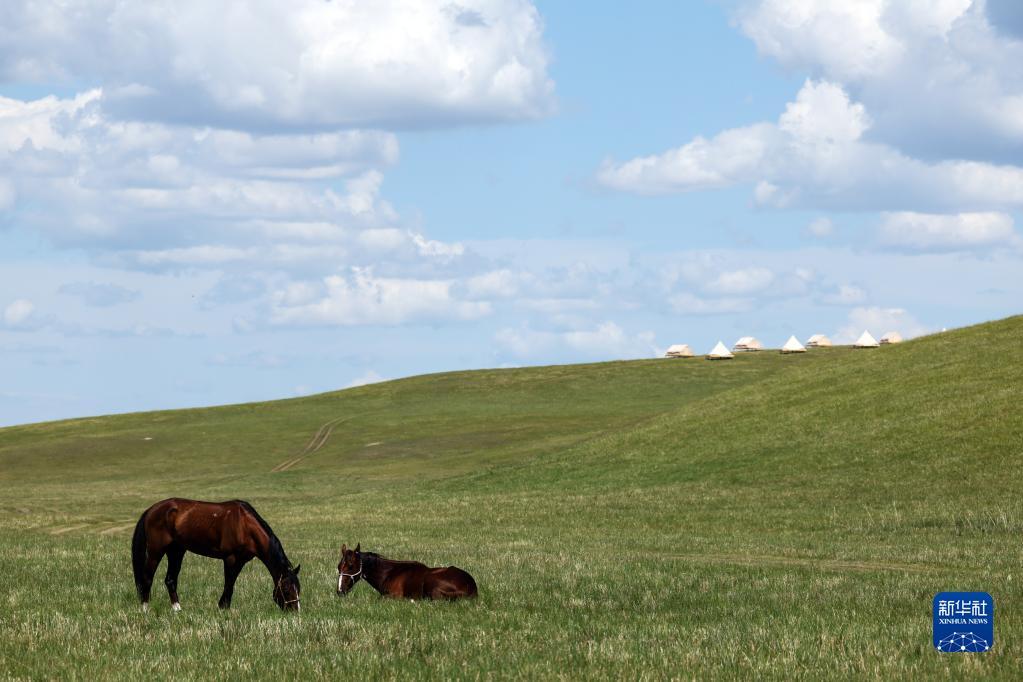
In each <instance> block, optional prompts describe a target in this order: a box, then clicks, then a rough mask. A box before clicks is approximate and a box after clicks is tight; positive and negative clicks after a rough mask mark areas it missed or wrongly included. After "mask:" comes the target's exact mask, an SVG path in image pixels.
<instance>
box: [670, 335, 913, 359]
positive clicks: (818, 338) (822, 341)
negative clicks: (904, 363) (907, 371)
mask: <svg viewBox="0 0 1023 682" xmlns="http://www.w3.org/2000/svg"><path fill="white" fill-rule="evenodd" d="M901 342H902V335H901V334H899V333H898V332H888V333H887V334H885V335H884V336H882V337H881V340H880V341H876V340H875V339H874V337H873V336H871V334H870V332H868V331H865V330H864V332H863V333H862V334H860V338H858V339H857V340H856V343H854V344H853V348H877V347H878V346H880V345H883V344H889V343H901ZM830 345H831V339H829V338H828V337H826V336H824V334H814V335H813V336H811V337H810V338H809V339H807V341H806V345H805V346H804V345H803V344H801V343H800V342H799V340H798V339H797V338H796V337H795V336H790V337H789V340H788V341H786V342H785V345H784V346H782V347H781V352H782V353H805V352H806V349H807V348H823V347H826V346H830ZM759 350H764V344H762V343H760V341H759V340H757V339H755V338H754V337H752V336H744V337H742V338H741V339H739V340H738V341H736V342H735V345H734V346H732V350H731V351H729V350H728V348H726V347H725V344H723V343H721V342H720V341H718V343H717V345H716V346H714V348H713V349H711V351H710V352H709V353H707V359H708V360H727V359H729V358H734V357H735V355H734V354H733V353H750V352H754V351H759ZM664 357H667V358H691V357H694V353H693V349H692V348H690V347H689V344H687V343H676V344H675V345H673V346H671V347H669V348H668V352H667V353H665V354H664Z"/></svg>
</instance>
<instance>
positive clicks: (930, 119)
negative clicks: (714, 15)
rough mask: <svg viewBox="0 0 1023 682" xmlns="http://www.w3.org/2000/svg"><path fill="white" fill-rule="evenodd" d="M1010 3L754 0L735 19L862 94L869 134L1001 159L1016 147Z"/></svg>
mask: <svg viewBox="0 0 1023 682" xmlns="http://www.w3.org/2000/svg"><path fill="white" fill-rule="evenodd" d="M1010 5H1011V6H1012V7H1010ZM1017 5H1018V3H1014V2H1011V0H987V2H983V1H971V0H939V1H926V2H917V1H908V0H861V1H858V2H837V3H836V2H830V1H829V0H800V1H799V2H788V1H784V0H756V1H752V2H745V3H743V4H742V5H740V7H739V9H738V11H737V13H736V18H737V22H738V25H739V26H740V28H741V29H742V31H743V32H744V33H745V34H746V35H747V36H749V37H750V38H751V39H752V40H753V41H754V43H755V44H756V46H757V49H758V50H759V51H760V53H761V54H763V55H766V56H769V57H772V58H774V59H776V60H778V61H779V62H780V63H781V64H783V65H785V66H786V67H789V68H791V69H794V70H799V71H802V72H809V73H812V74H814V75H815V76H816V77H819V78H823V79H827V80H830V81H834V82H836V83H840V84H841V85H842V86H843V88H844V89H845V90H846V91H847V92H850V93H851V94H852V95H853V96H854V97H855V98H856V99H857V100H858V101H860V102H862V103H863V104H864V105H865V106H866V108H867V110H869V111H870V113H871V118H872V119H873V125H872V127H871V137H872V140H873V141H877V142H881V143H883V144H886V145H890V146H893V147H895V148H898V149H900V150H902V151H903V152H905V153H908V154H910V155H912V156H916V157H920V158H929V159H938V158H963V159H974V160H987V161H998V162H1005V161H1012V160H1015V159H1018V158H1019V152H1020V151H1021V150H1023V117H1021V115H1020V114H1021V112H1023V77H1021V75H1020V71H1019V68H1018V66H1017V65H1018V64H1020V63H1023V42H1021V41H1020V36H1021V35H1023V34H1021V33H1020V31H1019V27H1020V25H1023V22H1021V21H1020V12H1019V10H1018V7H1016V6H1017Z"/></svg>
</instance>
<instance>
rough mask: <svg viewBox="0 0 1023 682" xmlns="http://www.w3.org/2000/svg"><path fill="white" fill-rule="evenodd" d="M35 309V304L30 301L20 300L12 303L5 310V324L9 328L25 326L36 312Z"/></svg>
mask: <svg viewBox="0 0 1023 682" xmlns="http://www.w3.org/2000/svg"><path fill="white" fill-rule="evenodd" d="M35 308H36V307H35V304H33V303H32V301H29V300H28V299H24V298H19V299H17V300H15V301H12V302H11V303H9V304H8V305H7V307H6V308H4V324H5V325H7V326H8V327H19V326H22V325H25V324H26V323H27V322H28V321H29V318H31V317H32V313H33V312H35Z"/></svg>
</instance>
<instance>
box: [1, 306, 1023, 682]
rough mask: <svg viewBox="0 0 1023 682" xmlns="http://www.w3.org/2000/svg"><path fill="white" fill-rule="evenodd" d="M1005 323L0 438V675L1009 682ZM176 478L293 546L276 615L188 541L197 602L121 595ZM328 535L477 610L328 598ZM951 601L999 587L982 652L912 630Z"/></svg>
mask: <svg viewBox="0 0 1023 682" xmlns="http://www.w3.org/2000/svg"><path fill="white" fill-rule="evenodd" d="M1021 334H1023V318H1018V317H1017V318H1011V319H1009V320H1004V321H1000V322H995V323H990V324H986V325H980V326H978V327H973V328H969V329H965V330H959V331H955V332H949V333H946V334H942V335H937V336H933V337H928V338H924V339H920V340H917V341H914V342H910V343H906V344H903V345H901V346H896V347H890V348H882V349H878V350H870V351H853V350H850V349H842V348H839V349H832V350H821V351H816V352H812V353H808V354H806V355H802V356H795V357H793V356H784V357H783V356H780V355H778V354H775V353H762V354H756V355H746V356H740V357H739V358H737V359H736V360H734V361H731V362H721V363H710V362H706V361H704V360H700V359H694V360H680V361H642V362H629V363H605V364H598V365H581V366H571V367H547V368H530V369H521V370H499V371H487V372H465V373H453V374H444V375H433V376H425V377H416V378H412V379H407V380H402V381H396V382H390V383H387V384H382V385H376V386H369V387H364V388H360V389H353V390H349V391H343V392H340V393H333V394H325V395H322V396H314V397H311V398H304V399H298V400H291V401H280V402H274V403H261V404H253V405H242V406H232V407H224V408H213V409H204V410H189V411H176V412H164V413H149V414H138V415H123V416H115V417H105V418H99V419H88V420H74V421H69V422H59V423H53V424H40V425H33V426H25V427H16V428H10V429H3V430H0V565H2V567H3V573H4V575H5V576H6V578H5V581H4V582H5V584H6V586H7V588H8V591H7V594H3V592H2V591H0V599H3V600H4V603H3V609H0V647H6V650H5V651H4V652H3V653H4V657H3V658H4V663H5V665H6V666H7V667H8V669H9V672H11V673H13V674H14V675H40V674H42V675H52V674H58V673H65V672H69V671H75V670H77V671H79V674H81V675H83V676H88V674H90V673H93V674H94V673H97V672H100V671H102V672H103V673H105V674H115V675H116V674H119V675H125V676H136V675H139V674H142V673H143V672H144V671H148V670H154V669H155V671H156V672H157V673H162V674H164V675H170V674H171V673H173V672H175V671H177V672H183V673H186V674H191V675H197V676H212V675H213V674H215V671H216V670H217V669H218V668H223V669H226V670H229V671H236V672H245V671H260V670H262V671H264V672H267V673H287V674H290V675H292V676H297V675H299V674H305V675H328V674H334V673H335V672H336V670H337V667H338V666H343V665H354V666H357V669H359V670H360V671H363V672H364V673H366V674H369V675H371V676H372V675H382V676H389V675H394V674H396V673H397V672H399V671H400V672H402V673H405V674H410V675H415V676H431V675H432V676H436V675H445V676H452V675H473V674H475V673H476V672H483V673H488V672H489V673H496V674H508V673H515V674H519V675H550V676H557V675H561V674H566V672H567V671H572V672H574V673H577V674H586V675H588V676H593V677H616V676H618V675H619V674H621V671H622V667H621V666H627V668H626V669H627V670H629V671H638V670H640V669H643V670H650V671H651V672H652V674H654V675H656V676H663V675H681V676H685V677H704V676H706V675H707V674H711V673H717V674H724V675H728V676H747V675H752V674H755V675H758V676H774V677H792V676H795V675H805V676H809V677H819V676H822V675H829V676H834V675H857V676H868V677H892V676H906V675H911V674H912V675H921V674H933V675H937V674H944V673H947V672H948V671H949V670H951V671H953V672H956V673H958V674H962V675H966V674H975V673H982V674H986V675H991V676H1004V677H1013V676H1015V674H1016V671H1017V670H1018V664H1019V658H1020V651H1021V649H1020V647H1019V645H1018V640H1019V637H1020V635H1021V634H1023V621H1021V620H1020V618H1019V616H1018V615H1017V613H1016V611H1017V609H1016V605H1017V604H1019V603H1021V601H1020V591H1019V589H1018V588H1017V587H1016V585H1017V584H1018V580H1019V576H1018V575H1016V581H1015V582H1014V581H1013V577H1012V576H1013V575H1014V574H1016V573H1017V570H1018V569H1017V564H1018V562H1019V552H1018V550H1017V549H1016V547H1017V545H1018V538H1019V537H1020V530H1021V526H1023V503H1021V502H1020V501H1019V496H1018V495H1017V493H1016V491H1017V489H1018V486H1019V484H1020V483H1021V482H1023V475H1021V473H1023V472H1021V471H1020V460H1019V457H1020V455H1021V454H1023V409H1021V408H1020V404H1021V398H1023V389H1021V386H1023V376H1021V375H1023V362H1021V361H1023V351H1021V350H1020V346H1019V345H1018V343H1016V340H1017V339H1018V338H1019V337H1020V336H1021ZM339 417H340V418H344V419H347V421H345V422H342V423H340V424H339V425H338V426H337V427H336V429H335V431H334V432H333V433H332V435H331V437H330V439H329V440H328V442H327V444H326V445H325V446H324V447H323V448H322V449H320V450H319V451H317V452H316V453H313V454H311V455H310V456H308V457H307V458H305V459H303V460H302V461H300V462H299V463H298V464H296V465H295V466H294V467H293V468H291V469H289V470H288V471H285V472H282V473H271V471H270V470H271V469H272V468H273V467H274V466H275V465H277V464H280V463H281V462H284V461H287V460H290V459H293V458H294V457H295V456H296V455H298V454H299V453H300V452H301V450H302V447H303V446H304V445H305V444H306V443H307V442H308V441H309V439H310V438H311V437H312V435H313V434H314V433H315V432H316V430H317V429H318V427H319V426H320V425H321V424H323V423H325V422H327V421H328V420H331V419H335V418H339ZM144 438H151V439H152V440H143V439H144ZM370 443H379V444H378V445H372V446H370V445H368V444H370ZM172 494H176V495H187V496H194V497H200V498H206V499H223V498H228V497H247V498H249V499H250V500H251V501H252V502H253V503H255V504H256V505H257V507H258V508H259V509H260V511H261V512H262V513H263V515H264V516H266V517H267V518H268V519H269V520H270V522H271V523H272V524H273V525H274V527H275V529H276V530H277V532H278V534H279V535H281V537H282V539H283V540H284V543H285V547H286V548H287V549H288V552H289V554H290V555H291V556H292V558H293V559H295V560H296V561H301V562H302V563H303V564H304V568H303V577H304V578H305V580H304V587H305V590H304V595H303V613H302V615H301V616H300V617H299V618H289V617H286V616H282V615H280V614H278V613H276V612H275V611H274V607H273V605H272V603H271V602H270V600H269V598H268V597H269V585H268V581H267V579H266V577H265V574H264V573H262V570H263V569H262V568H259V567H256V566H252V567H249V568H247V569H246V571H245V573H244V574H243V576H242V578H241V580H240V581H239V590H238V592H237V593H236V599H235V606H236V608H235V611H234V612H233V613H231V614H230V615H223V614H220V613H218V612H217V611H216V609H215V602H216V598H217V595H218V594H219V589H220V571H219V567H218V565H217V564H216V563H215V562H212V561H209V560H204V559H201V558H197V557H189V558H187V559H186V561H185V567H184V570H183V572H182V578H181V585H182V590H181V592H182V598H183V600H184V603H185V608H186V611H185V612H184V613H182V614H179V615H178V616H177V617H171V616H170V615H169V614H168V613H167V604H166V603H165V597H164V596H163V595H160V594H159V590H155V588H154V594H156V595H158V596H157V597H156V606H157V613H156V614H151V615H150V616H149V617H148V618H145V617H143V616H142V615H141V614H138V613H136V611H135V609H134V607H133V602H132V599H133V589H132V586H131V580H130V570H129V567H128V564H127V558H128V557H127V539H128V534H129V532H130V531H129V530H128V529H125V528H123V526H126V525H129V524H131V522H132V521H133V520H134V518H136V517H137V515H138V513H139V511H140V510H141V509H143V508H144V507H145V506H146V505H148V504H149V503H150V502H152V501H155V500H156V499H159V498H162V497H166V496H168V495H172ZM342 539H344V540H346V541H349V542H352V541H356V540H361V541H362V543H363V546H365V547H367V548H370V547H372V548H374V549H378V550H380V551H383V552H384V553H389V554H392V555H394V556H398V557H415V558H420V559H423V560H426V561H430V562H435V563H438V564H439V563H457V564H459V565H461V566H463V567H465V568H467V569H469V570H470V571H471V572H472V573H473V574H474V575H476V577H477V580H478V582H479V583H480V585H481V589H482V592H483V598H482V599H481V601H480V603H479V604H476V605H418V604H417V605H409V604H395V603H382V602H379V601H378V600H376V599H375V598H374V597H373V596H372V595H371V593H370V590H369V588H367V587H364V586H363V587H360V589H359V590H357V592H356V593H355V595H354V596H353V597H351V598H350V599H349V600H347V601H345V602H343V603H341V602H339V601H338V600H337V599H336V598H334V597H333V596H332V594H331V583H332V582H333V580H334V578H333V575H334V573H333V571H334V569H333V563H334V561H335V560H334V558H333V557H334V552H335V551H336V550H335V547H336V545H337V544H339V542H340V540H342ZM943 589H984V590H987V591H990V592H992V594H994V595H995V598H996V600H997V605H998V622H997V624H996V638H997V651H996V652H994V653H993V654H992V655H987V656H972V657H956V656H952V657H949V656H939V655H938V654H936V653H934V652H932V651H931V650H930V645H929V639H930V633H929V628H930V624H929V623H930V620H929V619H930V614H929V608H930V598H931V596H933V594H934V593H935V592H937V591H939V590H943ZM96 632H98V633H101V634H100V635H99V636H98V638H97V637H96V636H94V635H93V634H90V633H96ZM100 652H102V654H103V655H102V656H99V653H100Z"/></svg>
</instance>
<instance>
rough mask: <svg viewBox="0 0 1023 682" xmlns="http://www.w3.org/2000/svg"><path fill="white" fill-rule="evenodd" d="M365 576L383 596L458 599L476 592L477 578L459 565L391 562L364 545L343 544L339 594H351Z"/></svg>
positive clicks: (338, 583) (338, 586)
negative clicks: (349, 547)
mask: <svg viewBox="0 0 1023 682" xmlns="http://www.w3.org/2000/svg"><path fill="white" fill-rule="evenodd" d="M362 578H365V579H366V582H368V583H369V584H370V586H371V587H372V588H373V589H374V590H376V591H377V592H379V593H380V594H381V595H383V596H385V597H396V598H399V599H458V598H460V597H475V596H476V594H477V590H476V581H475V580H473V579H472V576H471V575H469V574H468V573H466V572H465V571H463V570H462V569H460V568H458V567H457V566H448V567H447V568H430V567H429V566H426V565H424V564H421V563H419V562H418V561H392V560H391V559H385V558H384V557H382V556H380V555H379V554H374V553H373V552H363V551H362V546H361V544H359V545H356V546H355V549H348V546H347V545H341V561H340V562H339V563H338V565H337V594H338V596H339V597H343V596H344V595H346V594H348V593H349V592H350V591H351V589H352V588H353V587H355V583H357V582H359V580H360V579H362Z"/></svg>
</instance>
